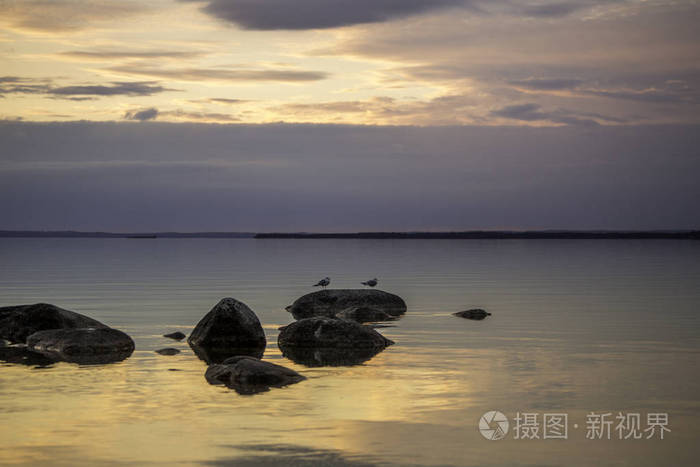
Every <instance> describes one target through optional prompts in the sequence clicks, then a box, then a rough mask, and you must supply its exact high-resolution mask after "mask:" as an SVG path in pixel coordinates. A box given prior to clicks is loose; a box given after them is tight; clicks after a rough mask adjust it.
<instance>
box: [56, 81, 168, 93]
mask: <svg viewBox="0 0 700 467" xmlns="http://www.w3.org/2000/svg"><path fill="white" fill-rule="evenodd" d="M165 91H174V89H169V88H165V87H163V86H160V85H157V84H156V82H155V81H132V82H114V83H112V84H110V85H88V86H63V87H57V88H51V89H50V90H49V91H48V92H49V94H53V95H55V96H87V95H89V96H152V95H154V94H158V93H161V92H165Z"/></svg>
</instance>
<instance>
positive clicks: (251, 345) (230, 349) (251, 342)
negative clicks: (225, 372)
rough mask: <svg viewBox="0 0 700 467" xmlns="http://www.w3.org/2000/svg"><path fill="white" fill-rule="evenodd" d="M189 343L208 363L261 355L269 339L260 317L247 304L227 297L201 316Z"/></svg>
mask: <svg viewBox="0 0 700 467" xmlns="http://www.w3.org/2000/svg"><path fill="white" fill-rule="evenodd" d="M187 342H188V343H189V344H190V346H191V347H192V349H193V350H194V351H195V353H196V354H197V356H199V357H200V358H201V359H202V360H204V361H206V362H207V363H218V362H221V361H222V360H224V359H225V358H227V357H231V356H235V355H251V356H258V355H260V356H262V354H263V352H264V351H265V346H266V344H267V341H266V339H265V332H264V331H263V328H262V325H261V324H260V320H259V319H258V317H257V316H256V315H255V313H254V312H253V311H252V310H251V309H250V308H248V306H247V305H246V304H245V303H243V302H239V301H238V300H236V299H234V298H224V299H222V300H221V301H220V302H219V303H217V304H216V305H215V306H214V308H212V309H211V311H210V312H209V313H207V314H206V315H205V316H204V318H202V319H201V320H200V321H199V323H197V326H196V327H195V328H194V330H193V331H192V334H190V337H189V338H188V340H187Z"/></svg>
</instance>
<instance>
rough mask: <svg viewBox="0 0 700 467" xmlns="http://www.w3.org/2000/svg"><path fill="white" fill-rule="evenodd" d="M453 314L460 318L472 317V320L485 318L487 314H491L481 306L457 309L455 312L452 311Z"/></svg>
mask: <svg viewBox="0 0 700 467" xmlns="http://www.w3.org/2000/svg"><path fill="white" fill-rule="evenodd" d="M452 314H453V315H454V316H459V317H460V318H467V319H474V320H482V319H484V318H486V317H487V316H491V313H489V312H488V311H486V310H482V309H481V308H473V309H471V310H466V311H458V312H457V313H452Z"/></svg>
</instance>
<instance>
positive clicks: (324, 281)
mask: <svg viewBox="0 0 700 467" xmlns="http://www.w3.org/2000/svg"><path fill="white" fill-rule="evenodd" d="M330 283H331V278H330V277H324V278H323V279H321V280H320V281H318V283H317V284H314V287H318V286H319V285H320V286H321V287H323V288H324V289H325V288H326V286H327V285H328V284H330Z"/></svg>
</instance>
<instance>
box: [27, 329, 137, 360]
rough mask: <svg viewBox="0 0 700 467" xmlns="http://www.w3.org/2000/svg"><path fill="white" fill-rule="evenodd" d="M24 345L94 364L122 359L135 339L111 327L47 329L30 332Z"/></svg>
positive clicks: (67, 358)
mask: <svg viewBox="0 0 700 467" xmlns="http://www.w3.org/2000/svg"><path fill="white" fill-rule="evenodd" d="M27 347H28V348H29V349H30V350H34V351H36V352H41V353H43V354H45V355H47V356H49V357H51V358H55V359H57V360H64V361H67V362H74V363H83V364H93V363H110V362H117V361H121V360H124V359H125V358H127V357H129V356H130V355H131V354H132V352H133V351H134V341H133V340H132V339H131V337H129V336H128V335H126V334H125V333H123V332H121V331H119V330H117V329H112V328H80V329H50V330H46V331H38V332H35V333H34V334H32V335H30V336H29V337H28V338H27Z"/></svg>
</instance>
